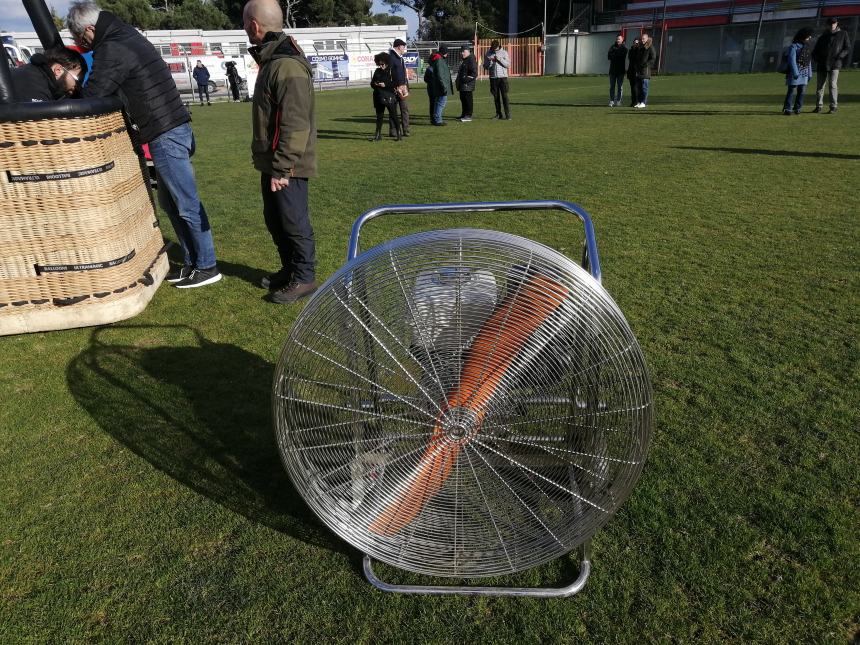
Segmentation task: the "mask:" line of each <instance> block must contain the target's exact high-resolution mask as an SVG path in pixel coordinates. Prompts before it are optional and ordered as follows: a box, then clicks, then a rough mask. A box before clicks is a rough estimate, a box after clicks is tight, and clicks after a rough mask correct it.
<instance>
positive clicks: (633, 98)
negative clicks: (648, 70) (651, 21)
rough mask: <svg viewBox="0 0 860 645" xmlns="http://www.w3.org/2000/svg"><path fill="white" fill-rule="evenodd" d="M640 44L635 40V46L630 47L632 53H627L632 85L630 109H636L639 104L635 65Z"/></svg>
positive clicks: (628, 72)
mask: <svg viewBox="0 0 860 645" xmlns="http://www.w3.org/2000/svg"><path fill="white" fill-rule="evenodd" d="M639 44H640V43H639V39H638V38H636V39H634V40H633V44H632V45H630V51H629V52H627V82H628V83H630V107H636V104H637V103H639V101H637V100H636V84H637V81H636V66H635V65H634V64H633V59H634V57H635V56H636V51H637V50H638V49H639Z"/></svg>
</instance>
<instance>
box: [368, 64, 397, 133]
mask: <svg viewBox="0 0 860 645" xmlns="http://www.w3.org/2000/svg"><path fill="white" fill-rule="evenodd" d="M373 62H374V63H376V71H375V72H373V78H372V79H370V86H371V87H372V88H373V107H374V109H375V110H376V134H375V135H374V136H373V138H372V139H371V141H381V140H382V115H383V114H385V110H388V126H389V128H390V129H391V131H392V132H393V133H394V140H395V141H400V119H399V118H398V115H397V97H396V96H395V95H394V91H395V83H394V79H393V78H392V77H391V57H390V56H389V55H388V54H386V53H384V52H382V53H379V54H377V55H376V56H374V57H373Z"/></svg>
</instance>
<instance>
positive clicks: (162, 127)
mask: <svg viewBox="0 0 860 645" xmlns="http://www.w3.org/2000/svg"><path fill="white" fill-rule="evenodd" d="M68 26H69V31H71V32H72V36H73V37H74V39H75V43H77V45H78V46H79V47H81V48H82V49H85V50H92V51H93V65H92V73H91V74H90V77H89V81H88V82H87V85H86V86H85V87H84V89H83V92H82V94H83V96H85V97H99V96H113V95H118V96H119V97H120V98H121V99H122V101H123V103H124V104H125V109H126V111H127V113H128V115H129V118H130V119H131V121H132V125H133V129H134V130H136V131H137V134H136V138H137V140H138V142H139V143H148V144H149V151H150V154H151V155H152V161H153V163H154V164H155V169H156V171H157V172H158V187H159V190H158V198H159V203H160V205H161V207H162V208H163V209H164V211H165V212H166V213H167V214H168V216H169V217H170V222H171V224H173V229H174V230H175V231H176V236H177V237H178V238H179V243H180V244H181V245H182V251H183V253H184V263H183V266H182V267H181V268H180V269H179V270H177V271H174V272H172V273H169V274H168V275H167V280H168V282H173V283H174V285H175V286H177V287H179V288H180V289H188V288H193V287H202V286H204V285H207V284H213V283H215V282H218V281H219V280H220V279H221V273H220V271H219V270H218V266H217V264H216V260H215V245H214V243H213V241H212V229H211V228H210V226H209V218H208V217H207V215H206V209H205V208H204V207H203V204H202V203H201V202H200V197H199V195H198V193H197V183H196V181H195V179H194V170H193V169H192V167H191V155H193V154H194V133H193V132H192V131H191V124H190V121H191V115H189V113H188V110H187V109H185V105H184V104H183V103H182V99H181V98H180V97H179V90H177V89H176V84H175V83H174V82H173V77H172V76H171V75H170V70H169V69H168V67H167V64H166V63H165V62H164V60H163V59H162V58H161V55H160V54H159V53H158V52H157V51H156V50H155V48H154V47H153V46H152V44H151V43H150V42H149V41H148V40H147V39H146V38H144V37H143V36H142V35H141V34H140V33H139V32H138V31H137V30H136V29H135V28H134V27H131V26H129V25H127V24H125V23H124V22H123V21H122V20H120V19H119V18H117V17H116V16H115V15H113V14H112V13H110V12H109V11H102V10H100V9H99V7H98V5H96V4H95V3H94V2H89V1H83V2H75V3H73V4H72V6H71V8H70V9H69V15H68ZM133 136H135V135H133Z"/></svg>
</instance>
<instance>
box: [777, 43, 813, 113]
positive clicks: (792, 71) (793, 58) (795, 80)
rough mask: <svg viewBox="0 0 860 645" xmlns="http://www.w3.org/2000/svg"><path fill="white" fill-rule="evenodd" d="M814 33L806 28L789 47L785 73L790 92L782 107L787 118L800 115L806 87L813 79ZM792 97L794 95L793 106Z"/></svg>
mask: <svg viewBox="0 0 860 645" xmlns="http://www.w3.org/2000/svg"><path fill="white" fill-rule="evenodd" d="M812 33H813V32H812V29H810V28H809V27H804V28H803V29H801V30H800V31H798V32H797V33H796V34H795V35H794V38H793V39H792V41H791V45H789V47H788V52H787V62H788V66H787V69H786V71H785V84H786V86H787V87H788V91H787V92H786V93H785V102H784V103H783V106H782V113H783V114H784V115H785V116H791V115H792V114H800V110H801V108H802V107H803V96H804V95H805V94H806V85H807V83H809V79H810V78H812V50H811V49H810V47H809V41H810V40H812ZM792 95H794V104H793V105H792Z"/></svg>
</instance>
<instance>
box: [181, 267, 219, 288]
mask: <svg viewBox="0 0 860 645" xmlns="http://www.w3.org/2000/svg"><path fill="white" fill-rule="evenodd" d="M220 279H221V272H220V271H219V270H218V267H217V266H214V267H212V268H211V269H194V270H193V271H192V272H191V275H189V276H188V277H187V278H185V279H184V280H182V281H181V282H177V283H176V285H175V286H176V288H177V289H193V288H195V287H205V286H206V285H207V284H215V283H216V282H218V281H219V280H220Z"/></svg>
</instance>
